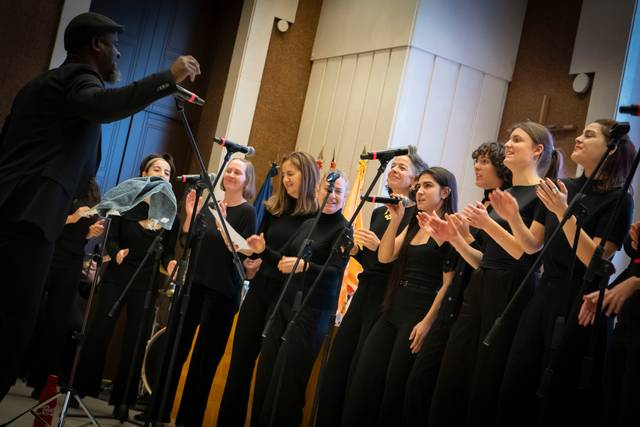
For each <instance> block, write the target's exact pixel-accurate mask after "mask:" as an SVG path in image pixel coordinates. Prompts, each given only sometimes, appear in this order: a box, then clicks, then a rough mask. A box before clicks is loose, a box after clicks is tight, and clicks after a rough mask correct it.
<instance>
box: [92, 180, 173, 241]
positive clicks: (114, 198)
mask: <svg viewBox="0 0 640 427" xmlns="http://www.w3.org/2000/svg"><path fill="white" fill-rule="evenodd" d="M146 198H150V203H149V219H150V220H152V221H156V222H157V223H158V224H160V226H162V228H164V229H166V230H171V227H172V225H173V220H174V219H175V217H176V212H177V210H178V203H177V201H176V196H175V194H173V189H172V188H171V184H170V183H168V182H167V181H165V180H164V179H162V178H160V177H158V176H141V177H137V178H130V179H127V180H126V181H123V182H121V183H120V184H118V185H116V186H115V187H113V188H112V189H110V190H109V191H107V192H106V193H105V195H104V196H103V197H102V201H101V202H100V203H98V204H97V205H96V206H95V207H94V209H93V210H95V211H97V213H98V214H99V215H100V216H107V215H118V216H120V215H122V214H123V213H124V212H126V211H128V210H130V209H131V208H133V207H134V206H136V205H138V204H139V203H141V202H143V201H144V199H146Z"/></svg>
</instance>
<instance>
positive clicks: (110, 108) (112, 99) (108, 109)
mask: <svg viewBox="0 0 640 427" xmlns="http://www.w3.org/2000/svg"><path fill="white" fill-rule="evenodd" d="M67 85H68V87H67V91H66V94H67V102H68V104H69V106H70V108H71V109H72V110H73V111H74V112H75V113H76V114H78V115H79V116H80V117H82V118H83V119H86V120H91V121H96V122H99V123H110V122H113V121H116V120H120V119H123V118H125V117H128V116H130V115H132V114H134V113H136V112H138V111H140V110H142V109H143V108H144V107H146V106H147V105H148V104H150V103H151V102H153V101H155V100H157V99H160V98H162V97H164V96H166V95H170V94H171V93H173V92H175V90H176V82H175V79H174V78H173V75H172V74H171V72H170V71H168V70H167V71H164V72H162V73H157V74H151V75H150V76H148V77H145V78H144V79H142V80H138V81H136V82H133V83H131V84H130V85H127V86H123V87H120V88H114V89H106V88H105V87H104V86H103V83H102V81H101V80H100V78H99V77H98V76H97V75H95V74H93V73H87V72H86V68H78V69H77V70H76V72H75V73H72V75H71V76H70V79H69V80H68V84H67Z"/></svg>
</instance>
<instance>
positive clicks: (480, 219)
mask: <svg viewBox="0 0 640 427" xmlns="http://www.w3.org/2000/svg"><path fill="white" fill-rule="evenodd" d="M463 215H464V217H465V218H467V220H468V221H469V224H471V225H472V226H473V227H476V228H479V229H481V230H485V231H486V229H487V228H488V227H489V226H490V225H491V223H495V221H493V220H492V219H491V217H489V213H488V212H487V208H485V207H484V205H483V204H482V203H480V202H475V203H469V204H468V205H467V207H466V208H464V211H463Z"/></svg>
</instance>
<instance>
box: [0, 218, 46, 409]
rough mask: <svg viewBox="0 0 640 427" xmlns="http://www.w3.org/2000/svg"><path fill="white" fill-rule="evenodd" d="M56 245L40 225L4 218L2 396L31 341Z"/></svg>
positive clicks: (0, 252)
mask: <svg viewBox="0 0 640 427" xmlns="http://www.w3.org/2000/svg"><path fill="white" fill-rule="evenodd" d="M53 249H54V244H53V243H50V242H48V241H47V240H46V239H45V238H44V236H43V234H42V232H41V231H40V230H39V229H38V228H37V227H36V226H34V225H32V224H28V223H12V222H4V221H3V222H0V271H2V297H1V298H0V343H2V348H3V350H2V351H0V400H2V399H3V398H4V396H6V394H7V393H8V392H9V389H10V388H11V386H12V385H13V383H14V382H15V379H16V377H17V375H18V372H19V369H20V365H21V363H22V361H23V358H24V355H25V353H26V351H27V348H28V346H29V343H30V341H31V336H32V333H33V331H34V328H35V326H36V322H37V319H38V313H39V308H40V301H41V299H42V293H43V289H44V285H45V280H46V277H47V273H48V272H49V266H50V262H51V257H52V255H53Z"/></svg>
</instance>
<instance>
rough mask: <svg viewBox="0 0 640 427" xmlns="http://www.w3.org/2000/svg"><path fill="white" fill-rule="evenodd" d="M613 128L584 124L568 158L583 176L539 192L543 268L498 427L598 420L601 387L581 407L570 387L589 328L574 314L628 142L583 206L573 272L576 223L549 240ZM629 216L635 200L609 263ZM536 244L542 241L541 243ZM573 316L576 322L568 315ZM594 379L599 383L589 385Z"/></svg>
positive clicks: (608, 246)
mask: <svg viewBox="0 0 640 427" xmlns="http://www.w3.org/2000/svg"><path fill="white" fill-rule="evenodd" d="M613 123H614V122H612V121H610V120H599V121H596V122H594V123H590V124H589V125H587V127H586V128H585V129H584V131H583V133H582V134H581V135H580V136H578V137H577V138H576V144H575V147H574V150H573V153H572V154H571V158H572V159H573V160H574V161H575V162H576V163H578V164H579V165H581V166H582V167H583V168H584V171H585V174H584V175H582V176H581V177H580V178H575V179H567V180H562V181H558V182H555V183H554V182H552V181H551V180H547V181H546V182H545V183H542V184H541V185H540V190H539V191H538V192H539V194H540V199H541V200H542V201H543V202H544V203H545V206H546V207H547V208H548V210H546V211H544V212H541V215H540V216H538V217H537V218H535V221H536V222H537V223H539V224H542V226H544V236H543V237H544V240H545V245H550V247H549V248H548V249H547V252H546V253H545V256H544V259H543V260H542V264H543V271H544V274H543V275H542V278H541V280H540V284H539V286H538V287H537V289H536V292H535V295H534V298H533V299H532V301H531V303H530V304H529V305H528V306H527V308H526V310H525V312H524V314H523V316H522V319H521V320H520V323H519V325H518V330H517V332H516V336H515V338H514V342H513V346H512V348H511V352H510V354H509V360H508V363H507V364H506V368H505V374H504V380H503V384H502V388H501V392H500V402H499V404H500V417H499V423H500V425H505V426H507V425H514V424H518V425H537V424H538V422H543V423H545V424H557V425H567V424H574V423H576V422H578V423H579V424H583V425H588V424H589V423H591V422H593V421H594V420H597V419H599V413H600V410H599V408H600V407H601V405H600V404H599V401H600V396H599V390H600V382H599V380H597V381H595V380H594V381H593V383H594V384H593V386H592V387H591V389H590V392H589V393H587V394H585V396H586V395H588V396H590V397H588V398H587V400H582V401H581V400H580V399H579V398H578V395H577V393H576V387H577V386H578V384H579V382H580V369H581V361H582V356H583V355H584V354H585V352H586V350H587V346H588V343H589V336H590V334H591V332H592V331H591V329H592V328H589V330H585V329H582V328H578V326H577V319H576V315H575V313H576V312H577V307H578V305H576V304H580V301H581V296H579V295H578V291H579V289H580V287H581V285H582V279H583V276H584V273H585V271H586V266H587V265H588V264H589V262H590V260H591V257H592V254H593V250H594V249H595V246H596V245H597V244H598V243H599V242H600V241H601V239H602V238H603V237H604V233H605V229H606V227H607V224H608V223H609V221H610V219H611V218H612V215H613V210H614V205H615V203H616V200H617V198H618V197H619V196H620V189H619V187H620V185H621V184H622V183H623V182H624V179H625V178H626V175H627V173H628V171H629V170H630V165H631V162H632V159H633V151H634V150H633V145H632V144H631V142H630V141H629V140H628V137H627V138H625V139H624V140H622V141H620V142H619V143H618V146H617V148H616V150H615V151H614V152H613V153H612V154H610V155H609V157H608V158H607V160H606V163H605V165H604V169H603V170H602V172H601V174H600V175H599V176H598V177H596V179H595V181H593V183H592V185H591V188H590V189H589V190H587V192H586V194H585V198H584V199H583V200H582V205H583V206H584V207H585V208H586V209H587V213H586V216H585V217H584V218H583V219H582V230H583V231H582V232H581V235H580V242H579V243H578V248H579V249H578V251H577V259H576V260H575V265H572V261H573V257H572V254H573V253H574V252H573V249H572V245H573V241H574V236H575V230H576V218H575V216H573V217H572V218H571V219H570V220H569V222H568V223H567V225H565V226H564V227H563V231H561V232H560V233H559V234H558V235H557V236H556V237H555V238H554V240H553V241H552V242H549V241H548V239H549V236H550V234H551V233H552V232H553V230H554V229H555V228H556V227H557V225H558V223H559V221H560V220H561V219H562V217H563V215H564V212H565V210H566V208H567V202H568V201H570V200H571V199H573V197H574V196H575V195H576V193H577V192H578V191H579V190H580V188H581V187H582V186H583V184H584V183H585V181H586V179H587V178H586V177H587V176H589V175H591V174H593V173H594V170H595V167H596V165H597V163H598V161H599V160H600V158H601V157H602V156H603V154H604V153H605V151H606V146H607V143H608V141H609V139H610V137H609V130H610V129H611V126H612V124H613ZM503 204H504V203H503V202H501V201H499V200H496V201H495V206H496V209H497V210H499V211H503V210H505V209H504V207H503V206H501V205H503ZM632 211H633V200H632V199H631V196H630V195H628V194H627V195H626V197H625V200H624V204H623V208H622V210H621V211H620V214H619V215H618V217H617V218H616V219H615V221H614V227H613V229H612V230H611V231H612V232H611V233H610V234H609V236H608V240H607V242H606V243H605V256H606V257H607V258H608V257H610V256H612V255H613V253H614V252H615V251H616V250H618V248H619V247H620V246H621V245H622V242H623V240H624V237H625V235H626V233H627V230H628V229H629V224H630V221H631V212H632ZM537 238H538V239H540V236H539V237H537ZM526 240H528V238H527V237H524V238H523V241H526ZM572 267H573V270H572ZM569 276H571V277H570V278H569ZM569 280H570V281H569ZM572 311H573V313H574V314H573V315H570V312H572ZM561 328H563V329H564V331H565V332H566V338H565V342H564V343H563V345H562V348H558V345H557V344H556V340H557V338H554V335H555V336H556V337H560V336H562V333H561ZM598 360H599V361H600V362H599V363H598V366H601V362H602V357H599V358H598ZM552 361H553V362H552ZM551 363H553V366H552V369H553V370H554V371H555V373H554V374H553V375H549V374H548V373H547V375H546V376H545V375H544V372H545V368H547V367H548V366H550V364H551ZM598 371H600V368H598ZM543 377H546V378H545V380H544V383H545V384H546V383H548V386H547V385H544V386H543V385H542V384H541V380H542V378H543ZM596 377H599V375H596V376H594V377H593V378H596ZM539 390H540V391H542V394H543V395H544V400H542V401H541V400H540V399H539V397H538V396H537V395H536V394H537V393H538V391H539ZM584 405H587V406H588V407H589V411H587V412H586V413H585V412H584V411H583V409H582V408H584ZM576 420H580V421H576ZM585 423H586V424H585Z"/></svg>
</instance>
